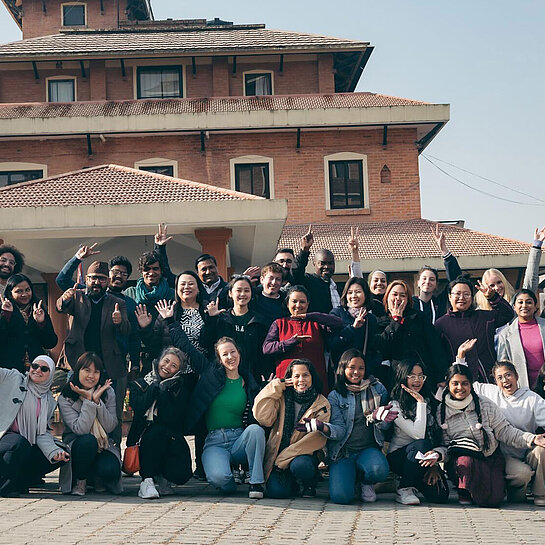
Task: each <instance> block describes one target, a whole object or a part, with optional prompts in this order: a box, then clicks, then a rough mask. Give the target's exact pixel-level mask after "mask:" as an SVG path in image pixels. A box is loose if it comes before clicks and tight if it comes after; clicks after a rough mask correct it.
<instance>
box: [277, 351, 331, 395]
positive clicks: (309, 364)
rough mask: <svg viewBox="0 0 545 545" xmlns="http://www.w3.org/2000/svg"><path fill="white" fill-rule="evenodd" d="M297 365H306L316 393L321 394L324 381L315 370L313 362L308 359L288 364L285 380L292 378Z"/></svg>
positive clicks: (296, 360) (292, 361)
mask: <svg viewBox="0 0 545 545" xmlns="http://www.w3.org/2000/svg"><path fill="white" fill-rule="evenodd" d="M296 365H304V366H305V367H306V368H307V369H308V372H309V373H310V376H311V377H312V387H313V388H314V391H315V392H317V393H319V394H321V393H322V381H321V380H320V377H319V376H318V373H317V372H316V369H315V368H314V365H312V362H311V361H310V360H307V359H295V360H291V361H290V362H289V363H288V366H287V367H286V372H285V373H284V378H291V376H292V374H293V368H294V367H295V366H296Z"/></svg>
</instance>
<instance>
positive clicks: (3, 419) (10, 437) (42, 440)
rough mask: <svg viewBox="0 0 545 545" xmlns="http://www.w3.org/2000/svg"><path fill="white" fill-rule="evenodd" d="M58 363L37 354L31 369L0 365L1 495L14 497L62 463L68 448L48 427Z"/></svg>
mask: <svg viewBox="0 0 545 545" xmlns="http://www.w3.org/2000/svg"><path fill="white" fill-rule="evenodd" d="M54 372H55V363H54V362H53V360H52V359H51V358H50V357H49V356H45V355H41V356H37V357H36V358H35V359H34V360H33V361H32V363H31V365H30V369H29V371H28V373H26V374H24V375H23V374H22V373H20V372H19V371H17V369H3V368H0V406H1V409H2V410H1V411H0V436H1V437H0V496H2V497H13V496H17V495H18V494H19V493H21V492H27V490H28V487H29V486H30V485H32V484H34V483H35V482H37V481H39V480H40V479H41V478H42V477H43V476H44V475H46V474H47V473H50V472H51V471H54V470H55V469H56V468H57V467H58V466H59V464H61V463H63V462H66V461H68V460H69V458H70V455H69V452H68V449H65V448H63V446H62V444H60V443H56V442H55V438H54V437H53V435H51V433H50V431H49V429H48V423H49V421H50V420H51V417H52V416H53V412H54V411H55V407H56V405H57V404H56V402H55V400H54V399H53V396H52V395H51V392H50V387H51V383H52V382H53V373H54Z"/></svg>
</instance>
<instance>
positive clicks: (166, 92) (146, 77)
mask: <svg viewBox="0 0 545 545" xmlns="http://www.w3.org/2000/svg"><path fill="white" fill-rule="evenodd" d="M183 96H184V78H183V66H181V65H166V66H137V67H136V98H182V97H183Z"/></svg>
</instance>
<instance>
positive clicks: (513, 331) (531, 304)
mask: <svg viewBox="0 0 545 545" xmlns="http://www.w3.org/2000/svg"><path fill="white" fill-rule="evenodd" d="M514 308H515V314H516V315H517V317H516V318H515V319H514V320H513V321H512V322H511V323H510V324H509V325H508V326H506V327H504V328H503V329H502V330H501V331H500V334H499V336H498V361H510V362H512V363H513V364H514V365H515V368H516V369H517V374H518V380H519V384H520V385H521V386H527V387H530V388H533V387H534V386H535V385H536V381H537V376H538V374H539V370H540V369H541V366H542V365H543V364H544V363H545V348H544V342H543V339H545V319H543V318H539V317H536V314H537V312H538V310H539V305H538V302H537V297H536V295H535V293H534V292H533V291H531V290H527V289H522V290H520V291H518V292H517V293H516V295H515V303H514Z"/></svg>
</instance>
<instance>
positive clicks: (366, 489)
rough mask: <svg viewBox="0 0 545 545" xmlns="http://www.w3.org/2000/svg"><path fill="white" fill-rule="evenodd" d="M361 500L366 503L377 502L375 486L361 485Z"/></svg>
mask: <svg viewBox="0 0 545 545" xmlns="http://www.w3.org/2000/svg"><path fill="white" fill-rule="evenodd" d="M361 499H362V501H364V502H365V503H373V502H375V501H377V493H376V492H375V486H374V485H372V484H364V483H361Z"/></svg>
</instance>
